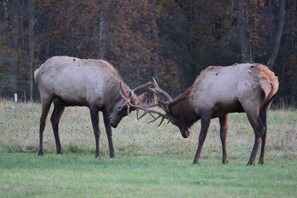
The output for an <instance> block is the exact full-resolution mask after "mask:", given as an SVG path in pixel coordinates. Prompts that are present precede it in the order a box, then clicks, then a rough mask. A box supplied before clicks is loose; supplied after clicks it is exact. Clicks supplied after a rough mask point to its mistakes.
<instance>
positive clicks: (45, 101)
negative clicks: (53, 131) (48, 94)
mask: <svg viewBox="0 0 297 198" xmlns="http://www.w3.org/2000/svg"><path fill="white" fill-rule="evenodd" d="M51 104H52V99H51V98H45V97H43V98H41V106H42V110H41V116H40V124H39V148H38V155H40V156H41V155H43V132H44V128H45V124H46V118H47V115H48V112H49V109H50V107H51Z"/></svg>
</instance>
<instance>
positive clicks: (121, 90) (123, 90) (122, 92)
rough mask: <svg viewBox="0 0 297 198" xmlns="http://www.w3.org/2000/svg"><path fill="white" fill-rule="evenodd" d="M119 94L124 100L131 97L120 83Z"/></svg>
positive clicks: (129, 92)
mask: <svg viewBox="0 0 297 198" xmlns="http://www.w3.org/2000/svg"><path fill="white" fill-rule="evenodd" d="M120 92H121V94H122V95H123V96H124V97H125V98H128V99H129V98H130V97H131V91H128V90H127V89H125V88H124V86H123V84H122V82H120Z"/></svg>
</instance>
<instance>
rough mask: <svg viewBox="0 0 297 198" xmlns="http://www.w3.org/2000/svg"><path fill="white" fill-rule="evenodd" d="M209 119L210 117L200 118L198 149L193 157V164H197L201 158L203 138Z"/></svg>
mask: <svg viewBox="0 0 297 198" xmlns="http://www.w3.org/2000/svg"><path fill="white" fill-rule="evenodd" d="M210 119H211V118H210V116H207V117H203V118H201V129H200V134H199V141H198V148H197V151H196V155H195V157H194V161H193V164H199V159H200V156H201V151H202V147H203V144H204V141H205V137H206V134H207V131H208V128H209V124H210Z"/></svg>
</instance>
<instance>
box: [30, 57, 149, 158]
mask: <svg viewBox="0 0 297 198" xmlns="http://www.w3.org/2000/svg"><path fill="white" fill-rule="evenodd" d="M34 78H35V82H36V83H37V85H38V89H39V93H40V99H41V105H42V112H41V116H40V128H39V150H38V155H43V132H44V128H45V124H46V118H47V115H48V112H49V109H50V106H51V104H52V103H54V109H53V112H52V115H51V118H50V120H51V124H52V129H53V132H54V137H55V142H56V151H57V153H58V154H60V153H62V148H61V143H60V138H59V122H60V118H61V116H62V114H63V111H64V109H65V107H67V106H86V107H88V108H89V110H90V115H91V121H92V127H93V131H94V136H95V143H96V154H95V156H96V157H99V137H100V129H99V115H98V114H99V111H102V113H103V120H104V125H105V129H106V134H107V140H108V146H109V154H110V157H114V156H115V154H114V148H113V142H112V129H111V126H112V127H114V128H116V127H117V125H118V124H119V122H120V121H121V119H122V118H123V117H125V116H127V115H128V114H129V113H130V112H131V111H133V110H135V109H134V108H129V106H127V102H126V101H125V100H124V99H123V98H122V97H121V95H120V92H119V90H120V86H122V87H125V90H126V93H125V95H126V96H127V97H128V98H129V102H130V103H131V104H134V105H137V104H138V103H139V102H140V101H141V100H142V98H143V97H144V95H143V94H141V95H139V96H137V95H136V94H135V92H136V91H140V90H141V89H142V88H144V87H146V86H147V85H142V86H139V87H137V88H135V89H134V90H131V89H130V88H129V87H128V86H127V85H126V84H125V83H124V81H123V80H122V78H121V76H120V74H119V73H118V72H117V70H116V69H115V68H114V67H113V66H112V65H111V64H109V63H108V62H106V61H104V60H94V59H79V58H75V57H68V56H55V57H52V58H49V59H48V60H47V61H46V62H45V63H43V64H42V65H41V66H40V67H39V68H37V69H36V70H35V72H34Z"/></svg>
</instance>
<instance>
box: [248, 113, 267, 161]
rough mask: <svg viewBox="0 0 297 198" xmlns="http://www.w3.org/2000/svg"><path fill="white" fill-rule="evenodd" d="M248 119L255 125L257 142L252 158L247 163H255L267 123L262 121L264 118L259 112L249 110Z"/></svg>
mask: <svg viewBox="0 0 297 198" xmlns="http://www.w3.org/2000/svg"><path fill="white" fill-rule="evenodd" d="M247 116H248V119H249V121H250V123H251V125H252V127H253V130H254V133H255V142H254V146H253V150H252V153H251V156H250V160H249V162H248V163H247V165H255V158H256V155H257V152H258V148H259V145H260V143H261V142H262V138H263V136H264V134H265V130H266V129H265V128H266V127H265V125H264V123H263V122H262V119H261V117H260V115H259V113H257V112H256V113H250V112H247Z"/></svg>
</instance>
